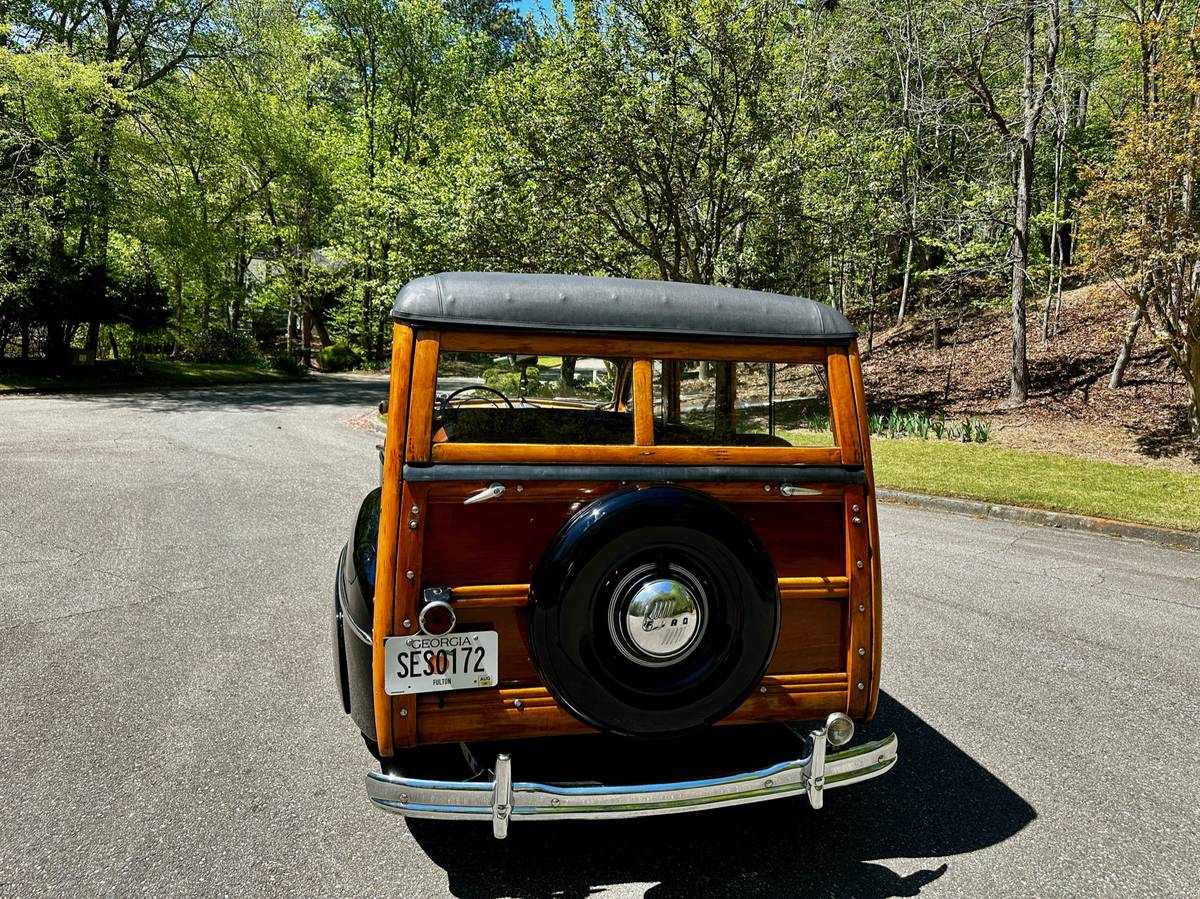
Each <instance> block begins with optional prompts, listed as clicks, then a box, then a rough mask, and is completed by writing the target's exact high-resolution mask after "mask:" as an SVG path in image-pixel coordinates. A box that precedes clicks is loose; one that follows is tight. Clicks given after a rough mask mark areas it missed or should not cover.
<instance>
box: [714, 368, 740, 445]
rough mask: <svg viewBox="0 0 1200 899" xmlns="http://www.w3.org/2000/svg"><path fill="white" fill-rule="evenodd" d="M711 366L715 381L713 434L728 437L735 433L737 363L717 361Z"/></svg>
mask: <svg viewBox="0 0 1200 899" xmlns="http://www.w3.org/2000/svg"><path fill="white" fill-rule="evenodd" d="M713 367H714V368H715V369H716V382H717V383H716V403H715V404H714V409H713V412H714V418H713V434H714V435H716V436H717V437H729V436H731V435H733V434H735V433H737V363H736V362H717V363H714V365H713Z"/></svg>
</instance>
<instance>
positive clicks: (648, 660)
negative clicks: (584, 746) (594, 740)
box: [529, 487, 779, 737]
mask: <svg viewBox="0 0 1200 899" xmlns="http://www.w3.org/2000/svg"><path fill="white" fill-rule="evenodd" d="M778 637H779V583H778V580H777V579H776V576H775V570H774V566H773V565H772V564H771V559H770V557H769V555H768V554H767V552H766V549H765V548H764V547H763V545H762V543H761V542H760V541H759V539H758V537H757V535H755V533H754V532H753V531H752V530H751V528H750V527H749V525H747V524H746V523H745V522H744V521H743V520H742V519H741V518H740V517H738V515H736V514H735V513H734V512H733V511H732V510H731V509H729V508H728V507H726V506H724V505H723V504H721V503H719V502H718V501H716V500H715V499H713V498H712V497H710V496H707V495H706V494H703V493H699V492H697V491H694V490H687V489H684V488H681V487H650V488H646V489H640V490H639V489H630V490H623V491H619V492H616V493H612V494H609V495H608V496H605V497H603V498H601V499H598V500H596V501H595V502H593V503H590V504H589V505H587V506H585V507H584V508H582V509H580V510H579V511H578V512H577V513H576V514H575V515H574V516H573V517H572V518H571V520H570V521H568V522H567V523H566V524H565V525H564V526H563V528H562V529H561V530H560V531H559V533H558V534H557V535H556V536H555V538H554V540H553V542H552V543H551V545H550V547H549V549H547V551H546V554H545V555H544V556H543V557H542V559H541V561H540V563H539V564H538V567H537V570H536V571H535V572H534V576H533V580H532V582H531V584H530V598H529V643H530V648H531V651H532V655H533V660H534V663H535V664H536V665H537V668H538V671H539V672H540V674H541V677H542V680H543V682H544V683H545V685H546V688H547V689H548V690H549V691H550V693H551V694H552V695H553V696H554V698H555V700H557V702H558V703H559V704H560V705H561V706H562V707H563V708H565V709H566V710H567V711H569V712H570V713H571V714H572V715H574V716H575V717H576V718H578V719H579V720H580V721H582V722H583V723H585V724H588V725H590V726H592V727H595V728H598V729H600V730H605V731H610V732H612V733H616V734H621V735H624V736H641V737H648V736H654V737H674V736H679V735H681V734H686V733H688V732H690V731H693V730H696V729H697V728H700V727H704V726H706V725H709V724H713V723H715V722H717V721H719V720H720V719H722V718H724V717H725V716H726V715H728V714H729V713H730V712H732V711H733V710H734V709H736V708H737V707H738V706H739V705H741V704H742V702H743V701H745V699H746V697H747V696H749V695H750V693H751V692H752V691H753V690H754V688H755V687H756V686H757V685H758V683H759V682H760V681H761V680H762V676H763V674H764V673H765V672H766V670H767V665H768V664H769V663H770V661H771V657H772V655H773V654H774V652H775V644H776V641H777V640H778Z"/></svg>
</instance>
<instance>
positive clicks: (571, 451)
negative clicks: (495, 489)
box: [410, 443, 842, 465]
mask: <svg viewBox="0 0 1200 899" xmlns="http://www.w3.org/2000/svg"><path fill="white" fill-rule="evenodd" d="M410 461H411V460H410ZM433 461H434V462H525V463H549V464H564V463H586V462H595V463H625V464H631V465H633V464H637V463H639V462H669V463H681V464H688V463H690V464H694V465H704V464H707V465H788V464H793V463H796V464H805V465H841V464H842V453H841V450H840V449H838V448H837V447H819V446H793V447H782V446H780V447H756V446H729V447H726V446H595V445H586V444H577V445H574V446H550V445H544V444H536V443H439V444H438V445H437V446H435V447H433Z"/></svg>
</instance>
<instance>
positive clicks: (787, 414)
mask: <svg viewBox="0 0 1200 899" xmlns="http://www.w3.org/2000/svg"><path fill="white" fill-rule="evenodd" d="M653 383H654V417H655V428H654V431H655V443H656V444H658V445H663V446H760V447H771V446H779V447H789V446H818V447H832V446H835V445H836V440H835V438H834V432H833V428H832V424H831V418H830V407H829V378H828V375H827V373H826V368H825V366H824V365H823V364H813V363H808V362H804V363H800V362H796V363H782V362H711V361H703V360H697V361H678V360H669V359H668V360H659V361H656V362H655V363H654V381H653ZM676 383H677V384H678V388H677V393H676V390H675V389H674V385H675V384H676ZM676 395H677V397H678V399H677V400H676V399H675V398H674V397H675V396H676Z"/></svg>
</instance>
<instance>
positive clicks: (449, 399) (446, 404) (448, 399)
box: [440, 384, 516, 418]
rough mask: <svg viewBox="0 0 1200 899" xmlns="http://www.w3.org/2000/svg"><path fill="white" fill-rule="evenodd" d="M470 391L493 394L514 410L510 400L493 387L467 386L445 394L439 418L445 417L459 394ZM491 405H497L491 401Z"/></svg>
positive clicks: (481, 385)
mask: <svg viewBox="0 0 1200 899" xmlns="http://www.w3.org/2000/svg"><path fill="white" fill-rule="evenodd" d="M472 390H481V391H483V392H484V393H494V394H495V395H496V396H498V397H500V399H502V400H504V405H506V406H508V408H510V409H515V408H516V406H514V405H513V403H512V400H510V399H509V398H508V397H506V396H505V395H504V394H503V393H502V392H501V391H499V390H497V389H496V388H495V387H487V386H485V385H483V384H468V385H467V386H466V387H460V388H458V390H452V391H450V392H449V393H447V394H446V395H445V396H444V397H442V408H441V412H440V415H441V417H442V418H445V417H446V413H447V412H449V411H450V407H451V406H452V405H453V403H454V400H455V399H456V398H457V397H458V396H459V395H460V394H464V393H470V392H471V391H472ZM491 403H492V405H493V406H495V405H497V403H496V401H495V400H492V401H491Z"/></svg>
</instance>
